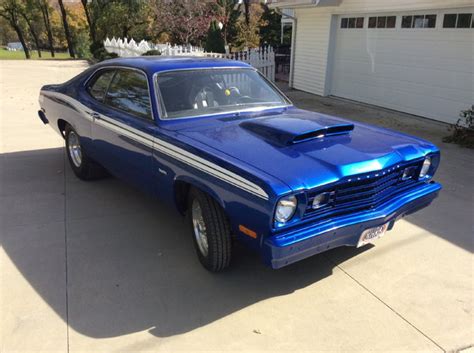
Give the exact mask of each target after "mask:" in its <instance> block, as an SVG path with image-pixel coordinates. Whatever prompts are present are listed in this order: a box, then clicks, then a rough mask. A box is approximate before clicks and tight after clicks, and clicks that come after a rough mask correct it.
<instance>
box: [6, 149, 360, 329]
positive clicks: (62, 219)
mask: <svg viewBox="0 0 474 353" xmlns="http://www.w3.org/2000/svg"><path fill="white" fill-rule="evenodd" d="M1 163H2V184H3V186H4V187H3V188H2V192H1V194H0V197H1V198H2V208H1V216H2V237H1V245H2V247H3V249H4V251H5V253H6V254H7V256H8V258H9V259H10V260H11V262H12V263H13V264H14V266H15V267H16V268H17V269H18V270H19V271H20V272H21V274H22V275H23V276H24V278H25V279H26V280H27V281H28V282H29V283H30V284H31V286H32V287H33V288H34V289H35V290H36V292H37V293H38V294H39V295H40V296H41V297H42V298H43V300H44V301H45V302H46V303H48V305H49V306H51V307H52V308H53V309H54V310H55V311H56V312H57V314H58V315H59V316H61V318H62V319H63V320H64V321H68V323H69V325H70V326H71V327H72V328H73V329H74V330H76V331H77V332H80V333H81V334H84V335H87V336H90V337H96V338H105V337H115V336H119V335H125V334H129V333H133V332H137V331H143V330H148V331H149V332H150V333H152V334H154V335H156V336H159V337H168V336H173V335H177V334H180V333H184V332H188V331H190V330H193V329H196V328H198V327H201V326H204V325H207V324H210V323H212V322H214V321H216V320H219V319H221V318H223V317H225V316H227V315H229V314H231V313H233V312H237V311H239V310H240V309H242V308H245V307H247V306H251V305H253V304H255V303H257V302H260V301H263V300H266V299H269V298H274V297H277V296H282V295H287V294H290V293H292V292H294V291H296V290H298V289H301V288H304V287H307V286H310V285H313V284H315V283H316V282H318V281H320V280H321V279H323V278H326V277H327V276H330V275H331V274H332V272H333V268H334V266H335V264H334V263H333V262H330V261H328V260H327V258H326V257H325V256H323V255H320V256H313V257H311V258H309V259H307V260H304V261H301V262H299V263H296V264H294V265H291V266H288V267H286V268H283V269H280V270H276V271H275V270H272V269H270V268H268V267H266V266H265V265H263V264H262V263H261V261H260V258H259V256H258V255H257V254H255V253H253V252H250V251H248V250H247V249H245V248H243V247H242V246H239V244H237V245H236V247H235V254H234V257H233V263H232V266H231V268H230V269H228V270H227V271H225V272H223V273H219V274H212V273H209V272H207V271H206V270H204V269H203V268H202V267H201V265H200V264H199V262H198V260H197V257H196V256H195V253H194V249H193V246H192V241H191V236H190V230H189V229H188V226H187V225H186V224H185V221H184V219H183V217H181V216H180V215H179V214H178V213H177V212H176V211H174V209H173V208H172V207H170V206H169V205H165V204H163V203H160V202H159V201H157V200H154V199H151V198H149V197H147V196H145V195H143V194H141V193H140V192H139V191H136V190H134V189H132V188H130V187H128V186H127V185H126V184H124V183H122V182H121V181H119V180H116V179H114V178H107V179H104V180H100V181H95V182H83V181H80V180H78V179H76V178H75V176H73V175H72V172H71V170H70V168H69V166H67V165H66V167H65V163H64V155H63V150H62V148H57V149H47V150H37V151H27V152H17V153H10V154H4V155H3V156H1ZM64 173H65V174H66V175H64ZM367 249H368V248H364V249H358V250H356V249H350V251H344V252H343V254H345V255H342V256H341V257H340V258H339V259H338V261H344V259H345V258H348V257H352V256H355V255H357V254H358V253H360V252H363V251H365V250H367ZM348 250H349V249H348ZM66 285H67V291H66ZM248 324H249V325H251V323H248ZM249 329H252V328H251V327H249Z"/></svg>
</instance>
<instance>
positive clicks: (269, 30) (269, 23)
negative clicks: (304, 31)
mask: <svg viewBox="0 0 474 353" xmlns="http://www.w3.org/2000/svg"><path fill="white" fill-rule="evenodd" d="M262 7H263V14H262V17H261V20H260V40H261V41H262V42H263V43H265V44H267V45H271V46H277V45H280V43H281V15H280V14H279V13H278V12H276V11H275V10H272V9H270V8H269V7H268V6H267V5H263V4H262Z"/></svg>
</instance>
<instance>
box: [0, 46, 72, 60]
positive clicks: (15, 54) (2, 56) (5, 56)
mask: <svg viewBox="0 0 474 353" xmlns="http://www.w3.org/2000/svg"><path fill="white" fill-rule="evenodd" d="M30 54H31V59H39V58H38V52H37V51H36V50H35V51H33V50H31V51H30ZM55 55H56V56H55V57H54V58H52V57H51V53H50V52H48V51H41V56H42V57H41V59H69V58H70V57H69V53H67V52H60V53H55ZM24 59H25V53H24V52H23V51H22V50H17V51H8V50H6V49H3V48H0V60H24Z"/></svg>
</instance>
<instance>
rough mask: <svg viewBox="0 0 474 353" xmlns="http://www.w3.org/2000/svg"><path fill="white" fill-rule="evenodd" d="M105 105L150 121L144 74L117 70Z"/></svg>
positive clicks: (149, 107) (148, 99) (149, 106)
mask: <svg viewBox="0 0 474 353" xmlns="http://www.w3.org/2000/svg"><path fill="white" fill-rule="evenodd" d="M105 104H107V105H109V106H111V107H113V108H116V109H119V110H122V111H124V112H127V113H130V114H132V115H135V116H138V117H140V118H145V119H150V120H151V119H152V115H151V105H150V96H149V94H148V82H147V78H146V76H145V74H143V73H141V72H138V71H134V70H117V73H116V74H115V76H114V78H113V80H112V82H111V83H110V86H109V89H108V91H107V95H106V97H105Z"/></svg>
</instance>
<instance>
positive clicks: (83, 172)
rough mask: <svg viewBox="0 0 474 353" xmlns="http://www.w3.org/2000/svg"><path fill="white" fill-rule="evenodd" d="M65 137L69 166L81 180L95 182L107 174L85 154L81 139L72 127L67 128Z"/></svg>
mask: <svg viewBox="0 0 474 353" xmlns="http://www.w3.org/2000/svg"><path fill="white" fill-rule="evenodd" d="M64 137H65V139H66V153H67V157H68V160H69V164H70V165H71V168H72V171H73V172H74V174H76V176H77V177H78V178H79V179H82V180H93V179H98V178H100V177H102V176H104V175H105V174H106V173H105V170H104V169H103V168H102V167H101V166H100V165H98V164H97V163H95V162H94V161H93V160H91V159H90V158H89V157H88V156H87V154H86V153H85V152H84V150H83V149H82V145H81V138H80V136H79V134H78V133H77V132H76V130H74V128H73V127H72V126H70V125H67V126H66V129H65V131H64Z"/></svg>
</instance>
